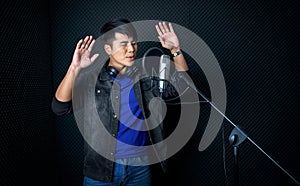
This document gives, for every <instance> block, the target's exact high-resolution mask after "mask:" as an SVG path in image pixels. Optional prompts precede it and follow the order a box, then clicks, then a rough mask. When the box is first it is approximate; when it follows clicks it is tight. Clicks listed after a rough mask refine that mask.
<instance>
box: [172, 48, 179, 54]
mask: <svg viewBox="0 0 300 186" xmlns="http://www.w3.org/2000/svg"><path fill="white" fill-rule="evenodd" d="M179 50H180V47H179V46H178V47H174V48H172V49H171V50H170V51H171V54H174V53H175V52H177V51H179Z"/></svg>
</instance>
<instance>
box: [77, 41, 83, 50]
mask: <svg viewBox="0 0 300 186" xmlns="http://www.w3.org/2000/svg"><path fill="white" fill-rule="evenodd" d="M82 42H83V40H82V39H80V40H79V41H78V43H77V45H76V49H80V47H81V44H82Z"/></svg>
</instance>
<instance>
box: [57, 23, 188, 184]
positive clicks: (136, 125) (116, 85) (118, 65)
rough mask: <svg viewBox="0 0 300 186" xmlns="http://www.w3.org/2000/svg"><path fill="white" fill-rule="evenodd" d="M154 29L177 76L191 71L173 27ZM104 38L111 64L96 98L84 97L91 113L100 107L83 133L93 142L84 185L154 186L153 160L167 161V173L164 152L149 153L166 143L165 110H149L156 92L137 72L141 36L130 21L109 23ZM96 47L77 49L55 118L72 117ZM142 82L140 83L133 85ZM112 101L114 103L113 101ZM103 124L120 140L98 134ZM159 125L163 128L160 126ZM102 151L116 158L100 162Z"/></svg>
mask: <svg viewBox="0 0 300 186" xmlns="http://www.w3.org/2000/svg"><path fill="white" fill-rule="evenodd" d="M155 27H156V31H157V33H158V38H159V41H160V43H161V45H162V47H164V48H166V49H169V50H170V52H171V54H172V56H173V61H174V64H175V68H176V70H177V72H178V74H179V73H180V72H185V71H187V70H188V65H187V63H186V61H185V58H184V56H183V54H182V53H181V52H180V45H179V40H178V38H177V36H176V34H175V32H174V29H173V27H172V24H171V23H169V24H168V25H167V24H166V23H165V22H163V23H161V22H159V23H158V25H156V26H155ZM101 34H102V35H101V36H102V39H103V40H104V42H105V44H104V50H105V52H106V53H107V54H108V55H109V59H108V61H107V62H106V64H105V65H104V66H103V68H102V69H101V71H100V73H99V75H98V77H97V80H96V85H95V87H93V88H95V89H94V90H96V93H95V96H89V95H88V94H87V93H82V94H80V97H81V98H82V99H83V100H87V102H88V103H85V107H84V108H88V109H89V107H93V106H92V105H93V104H92V103H95V110H97V114H94V115H91V113H92V112H90V111H86V110H85V111H84V125H85V126H84V127H86V126H88V127H86V128H85V129H84V131H85V133H86V137H85V140H86V141H87V142H88V144H85V149H86V150H85V160H84V176H85V177H84V185H143V186H144V185H145V186H146V185H151V171H150V167H149V164H150V163H149V161H152V160H153V158H154V159H155V158H157V159H158V160H162V161H161V165H162V168H163V169H164V170H165V168H166V167H165V162H164V161H163V160H164V158H163V157H162V156H164V152H165V150H164V147H162V148H161V149H157V148H149V146H150V145H152V144H155V143H158V142H160V141H162V140H163V139H164V130H163V128H162V127H161V125H162V124H160V123H161V121H162V120H161V117H160V116H159V115H155V114H154V113H155V112H156V113H161V110H162V108H161V105H160V104H154V106H153V107H150V106H148V105H149V103H150V101H151V100H152V98H154V97H156V95H154V93H153V91H152V90H154V89H155V88H154V89H153V87H152V85H151V88H150V89H149V85H150V80H149V78H145V79H142V78H141V77H142V75H141V72H140V71H138V70H137V69H135V68H133V67H134V62H135V57H136V53H137V41H136V40H137V34H136V31H135V29H134V27H133V26H132V24H131V23H130V21H128V20H126V19H122V18H120V19H115V20H112V21H110V22H107V23H106V24H104V25H103V27H102V28H101ZM94 44H95V40H94V39H93V38H92V36H87V37H86V38H85V39H83V40H80V41H79V42H78V43H77V45H76V49H75V52H74V55H73V59H72V62H71V65H70V67H69V69H68V71H67V73H66V75H65V77H64V78H63V80H62V81H61V83H60V85H59V86H58V88H57V91H56V93H55V97H54V99H53V103H52V108H53V111H54V112H55V113H56V114H58V115H64V114H67V113H70V112H71V111H72V98H74V95H73V94H74V93H72V91H73V89H74V87H75V84H76V83H75V80H76V78H77V77H78V76H79V74H80V71H82V69H84V68H86V67H89V66H90V65H91V64H92V63H93V62H94V61H95V60H96V59H97V58H98V56H99V54H94V55H93V56H91V51H92V49H93V46H94ZM175 76H177V75H176V74H175ZM137 77H138V80H140V81H134V79H136V78H137ZM173 79H175V80H178V78H173ZM175 80H174V81H175ZM172 83H178V82H172ZM154 86H155V85H154ZM156 86H157V85H156ZM146 87H148V88H146ZM83 92H88V90H87V91H83ZM112 95H114V96H115V97H114V98H112V97H111V96H112ZM88 100H90V101H88ZM88 114H89V115H88ZM151 114H152V117H151V116H150V115H151ZM133 116H134V117H133ZM153 116H155V117H153ZM99 118H100V120H101V122H102V123H103V125H104V127H105V130H107V131H108V132H109V134H110V135H111V136H113V137H115V138H116V139H117V140H108V139H110V138H108V137H104V136H105V133H104V132H103V131H104V130H95V129H96V128H97V126H99V122H98V123H97V122H95V121H99V120H97V119H99ZM158 124H160V126H159V127H157V126H156V125H158ZM153 126H154V127H153ZM155 126H156V127H155ZM137 147H145V148H137ZM158 148H159V147H158ZM99 149H100V150H99ZM99 151H101V152H103V151H104V152H105V153H106V152H107V154H110V155H111V156H113V157H112V159H110V158H109V159H108V158H106V157H103V156H101V155H100V153H99ZM147 161H148V163H145V162H147Z"/></svg>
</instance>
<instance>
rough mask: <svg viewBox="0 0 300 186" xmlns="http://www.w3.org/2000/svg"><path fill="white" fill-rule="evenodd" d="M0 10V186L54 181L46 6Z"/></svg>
mask: <svg viewBox="0 0 300 186" xmlns="http://www.w3.org/2000/svg"><path fill="white" fill-rule="evenodd" d="M0 12H1V20H0V25H1V27H0V30H1V36H0V42H1V44H0V51H1V52H0V56H1V65H0V66H1V67H0V77H1V90H0V91H1V97H0V99H1V101H0V105H1V106H0V108H1V114H0V115H1V124H0V146H1V147H0V167H1V168H0V172H1V174H0V185H46V184H49V185H55V184H56V181H55V180H56V177H57V174H56V170H55V169H56V166H55V162H56V152H55V143H56V142H55V128H54V125H53V115H52V113H51V109H50V103H51V97H52V95H53V90H52V87H53V84H52V67H51V49H50V24H49V5H48V2H47V1H46V2H45V1H44V2H41V1H30V2H29V1H1V2H0ZM43 183H45V184H43Z"/></svg>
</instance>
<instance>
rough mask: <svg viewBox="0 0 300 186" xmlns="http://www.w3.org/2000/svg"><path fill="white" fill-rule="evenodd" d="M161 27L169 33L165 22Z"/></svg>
mask: <svg viewBox="0 0 300 186" xmlns="http://www.w3.org/2000/svg"><path fill="white" fill-rule="evenodd" d="M163 27H164V30H165V31H166V32H169V28H168V26H167V24H166V22H163Z"/></svg>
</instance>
